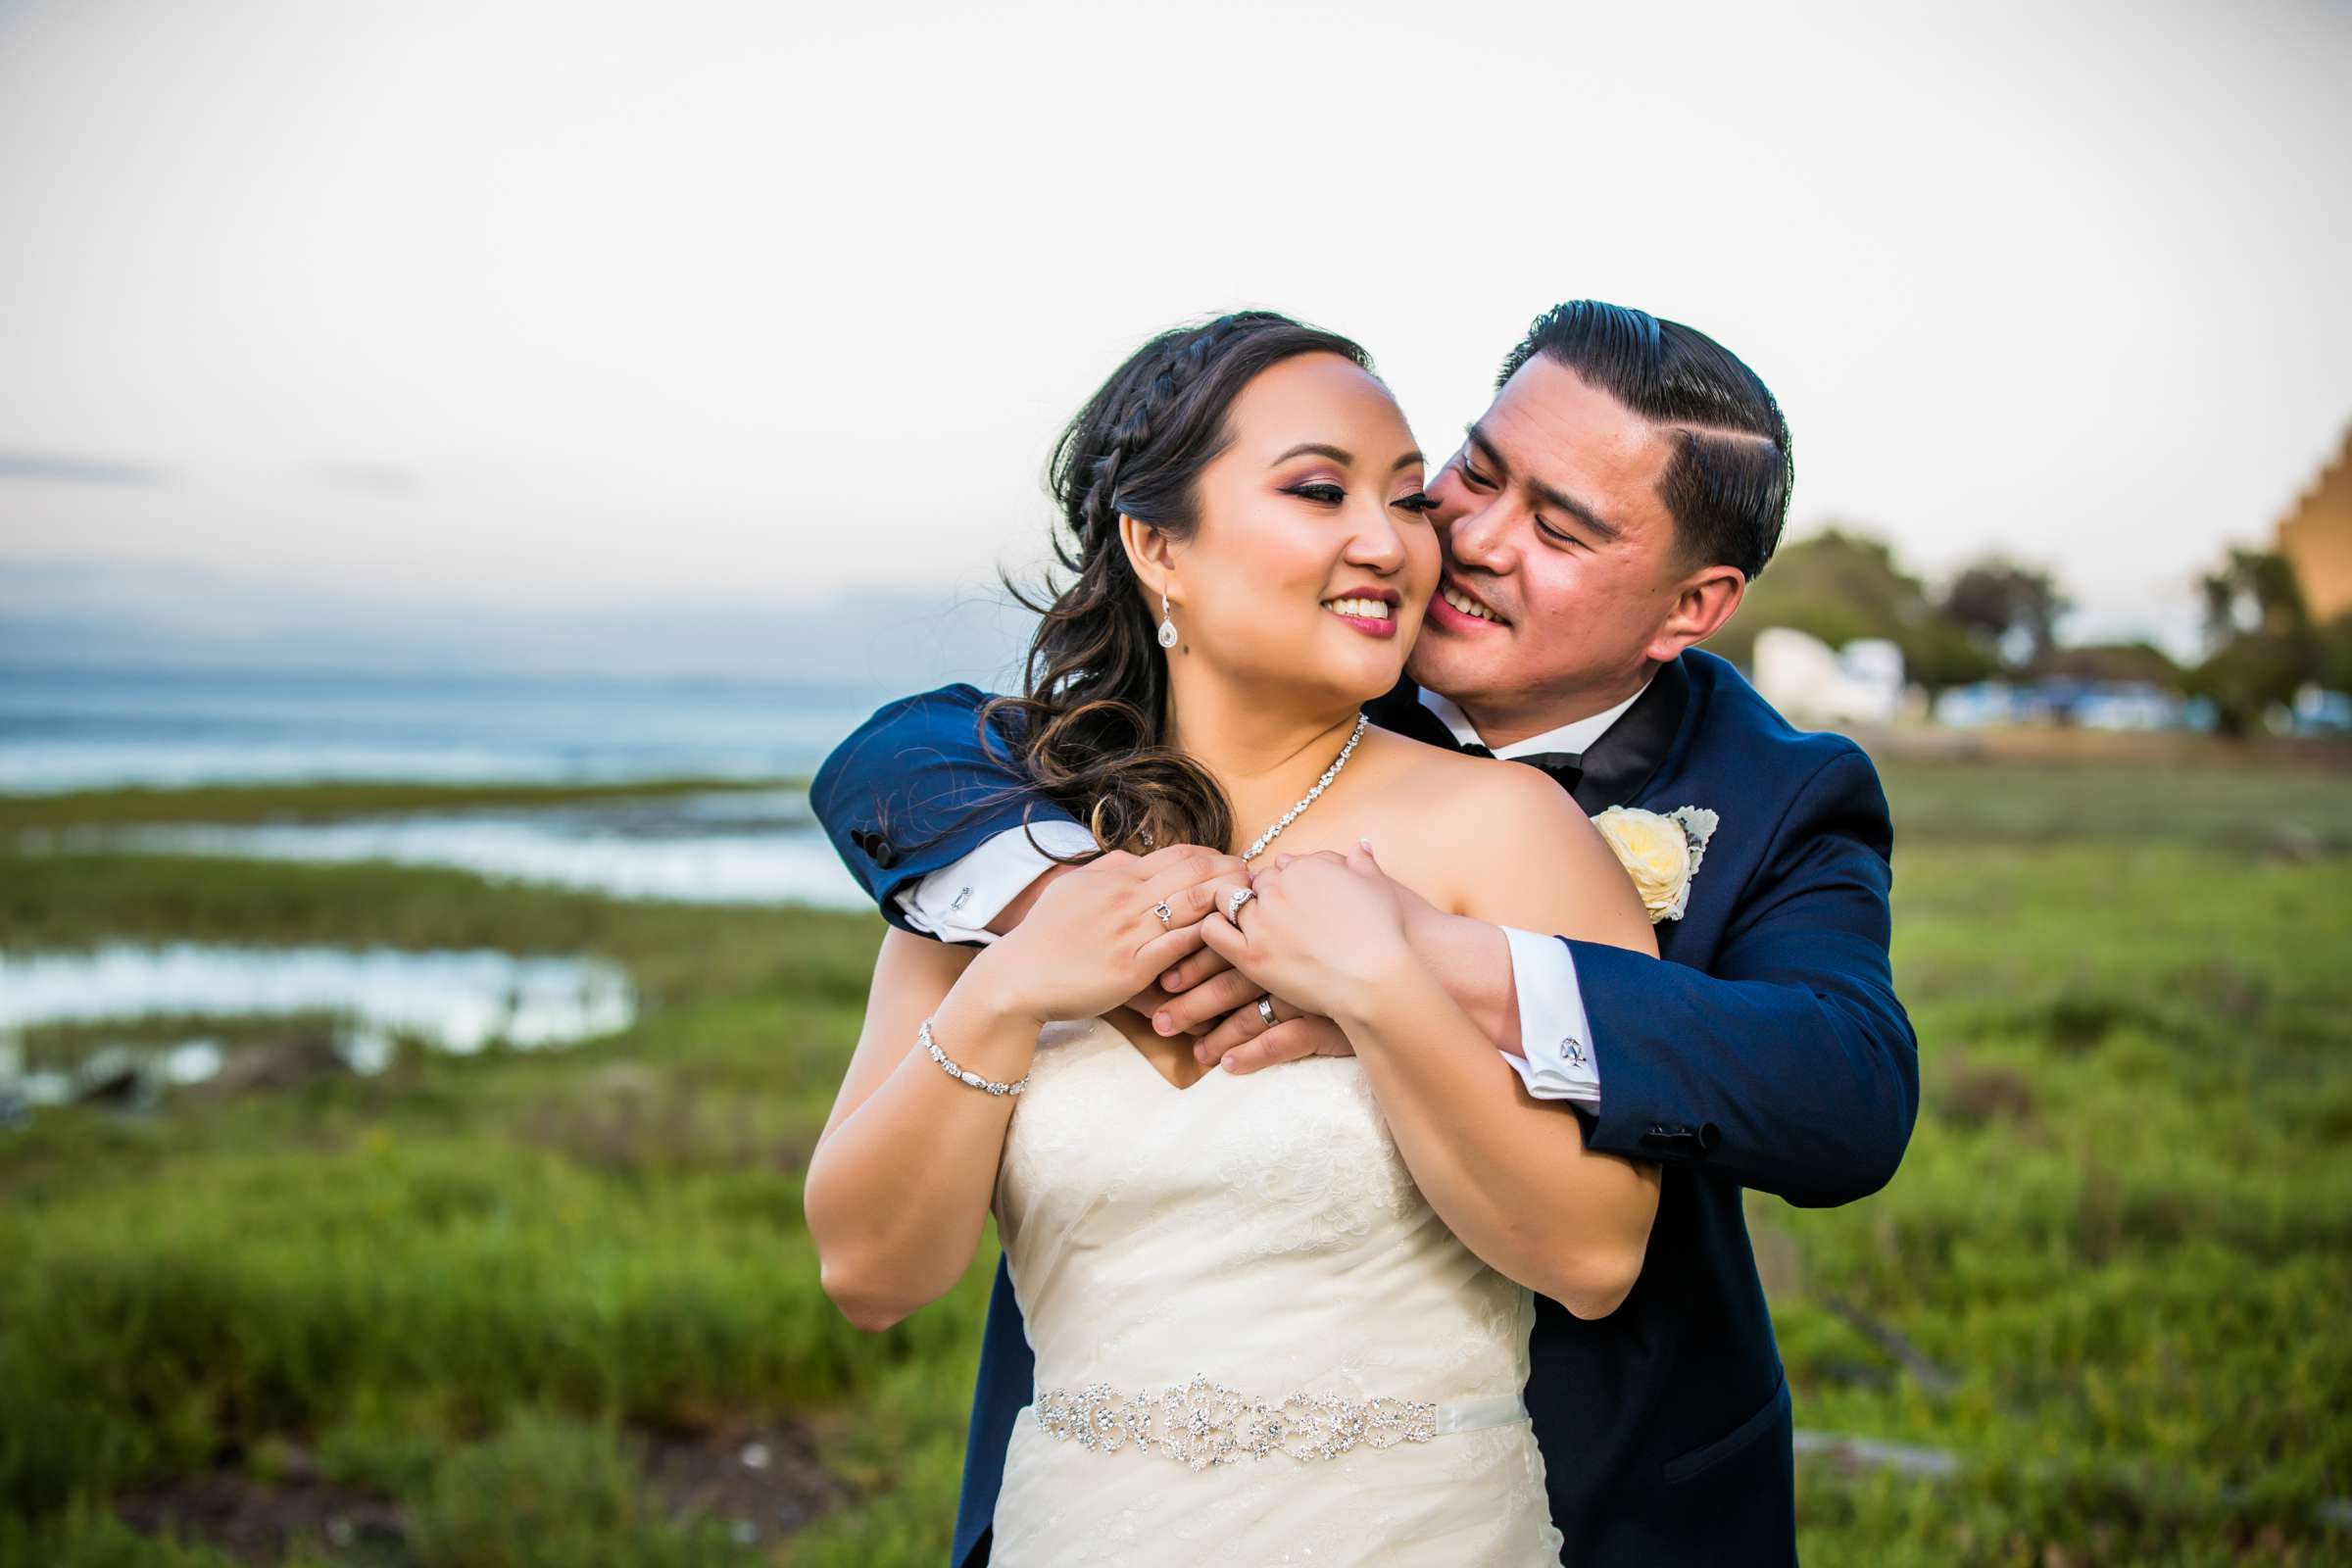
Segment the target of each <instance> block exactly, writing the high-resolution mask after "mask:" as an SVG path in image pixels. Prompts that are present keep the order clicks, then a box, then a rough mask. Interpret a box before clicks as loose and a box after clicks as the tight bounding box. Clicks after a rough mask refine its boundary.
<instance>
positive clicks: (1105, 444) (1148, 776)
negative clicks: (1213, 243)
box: [980, 311, 1372, 859]
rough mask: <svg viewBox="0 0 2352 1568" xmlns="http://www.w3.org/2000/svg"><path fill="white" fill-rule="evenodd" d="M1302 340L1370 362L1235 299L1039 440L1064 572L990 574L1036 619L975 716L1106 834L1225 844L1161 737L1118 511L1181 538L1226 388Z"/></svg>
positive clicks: (1164, 686)
mask: <svg viewBox="0 0 2352 1568" xmlns="http://www.w3.org/2000/svg"><path fill="white" fill-rule="evenodd" d="M1301 354H1337V355H1340V356H1341V357H1343V358H1345V359H1347V360H1348V361H1349V362H1350V363H1351V364H1354V365H1355V366H1357V367H1359V368H1362V369H1363V370H1365V371H1366V372H1367V373H1368V372H1370V371H1371V369H1372V358H1371V356H1370V355H1368V354H1366V353H1365V352H1364V351H1363V349H1362V348H1361V347H1360V346H1359V345H1357V344H1356V343H1354V342H1353V341H1351V340H1349V339H1348V338H1344V337H1341V336H1339V335H1338V334H1337V333H1334V332H1325V331H1322V330H1320V329H1318V328H1316V327H1311V326H1306V325H1303V324H1301V323H1299V322H1298V321H1294V320H1292V319H1290V318H1289V317H1287V316H1280V315H1277V314H1275V313H1274V312H1272V311H1241V312H1236V313H1235V314H1233V315H1231V316H1220V317H1218V318H1217V319H1214V320H1212V321H1206V322H1203V323H1201V325H1199V326H1186V327H1178V328H1175V329H1173V330H1171V331H1167V332H1162V333H1160V334H1159V336H1157V337H1155V338H1153V339H1152V341H1151V342H1149V343H1146V344H1145V345H1144V346H1143V347H1142V348H1140V349H1138V350H1136V351H1135V353H1134V354H1132V355H1131V356H1129V357H1128V360H1127V363H1126V364H1124V365H1122V366H1120V367H1119V368H1118V369H1116V370H1115V371H1113V372H1112V373H1111V376H1110V379H1109V380H1107V381H1105V382H1103V386H1102V388H1101V390H1099V391H1097V392H1096V393H1095V395H1094V396H1093V397H1092V398H1090V399H1088V400H1087V404H1086V407H1084V408H1083V409H1080V410H1079V411H1078V417H1076V418H1074V419H1072V420H1071V421H1070V422H1069V425H1068V427H1067V428H1066V429H1064V430H1063V431H1062V432H1061V439H1060V440H1059V441H1057V442H1056V443H1054V458H1053V462H1052V465H1051V466H1050V467H1049V469H1048V485H1049V488H1050V489H1051V490H1052V491H1053V494H1054V500H1055V501H1056V502H1057V503H1059V505H1060V508H1061V522H1060V525H1059V526H1058V527H1057V528H1056V529H1055V531H1054V557H1055V559H1056V560H1058V561H1059V562H1060V563H1061V565H1062V566H1063V568H1065V569H1066V570H1068V571H1069V572H1071V573H1072V574H1073V577H1072V580H1071V581H1070V582H1069V583H1068V584H1067V585H1066V586H1064V587H1062V588H1061V589H1060V590H1059V591H1058V592H1052V591H1051V581H1050V580H1049V582H1048V584H1047V586H1046V588H1045V589H1042V590H1041V591H1040V592H1039V593H1038V594H1037V595H1036V596H1035V597H1032V596H1031V595H1030V594H1028V593H1025V592H1024V591H1023V590H1022V589H1021V587H1020V586H1019V585H1018V584H1017V583H1013V582H1011V581H1009V580H1008V581H1007V582H1006V583H1005V587H1006V589H1007V591H1008V592H1010V593H1011V594H1012V596H1013V597H1014V598H1015V599H1016V600H1018V601H1019V602H1020V603H1021V604H1022V605H1023V606H1025V607H1026V608H1028V609H1030V610H1033V611H1035V612H1036V613H1037V614H1038V617H1039V618H1038V626H1037V632H1036V635H1035V636H1034V637H1032V638H1031V639H1030V643H1029V654H1028V659H1027V662H1026V664H1025V666H1024V667H1025V676H1024V683H1023V689H1022V693H1021V695H1020V696H1017V697H996V698H992V699H990V700H989V701H988V702H987V703H986V704H985V705H983V706H982V708H981V711H980V716H981V720H982V722H981V726H980V728H981V733H982V734H983V735H989V734H991V733H992V732H998V731H1000V728H1001V732H1002V733H1003V734H1005V735H1007V736H1010V737H1013V738H1014V742H1015V745H1016V747H1017V752H1018V762H1019V765H1020V767H1021V769H1022V771H1023V772H1025V773H1026V774H1027V775H1028V777H1029V779H1030V781H1031V782H1032V783H1033V784H1034V785H1035V787H1036V791H1037V793H1038V794H1039V795H1042V796H1043V797H1044V798H1045V799H1047V800H1050V801H1052V802H1054V804H1055V805H1057V806H1059V807H1061V808H1062V809H1064V810H1067V811H1068V812H1069V813H1070V814H1071V815H1072V816H1074V817H1076V818H1077V819H1078V820H1079V821H1081V822H1084V823H1085V824H1086V825H1087V826H1088V828H1089V829H1091V830H1092V831H1093V833H1094V835H1095V840H1096V842H1097V843H1099V844H1102V845H1103V846H1105V847H1107V848H1113V849H1144V848H1155V847H1164V846H1166V845H1170V844H1204V845H1207V846H1209V847H1210V848H1212V849H1217V850H1222V849H1223V848H1224V847H1225V846H1226V845H1227V844H1229V843H1231V842H1232V838H1233V806H1232V803H1231V802H1229V801H1227V800H1226V798H1225V791H1224V790H1223V789H1222V788H1221V787H1220V786H1219V785H1218V783H1217V781H1216V779H1215V778H1214V777H1212V776H1211V775H1210V774H1209V772H1208V770H1207V769H1206V768H1204V767H1202V766H1201V764H1200V763H1198V762H1196V761H1194V760H1192V759H1191V758H1189V757H1187V756H1185V755H1184V754H1183V753H1182V752H1180V751H1177V750H1175V749H1174V748H1172V747H1170V746H1169V745H1167V743H1166V737H1165V735H1164V733H1163V726H1164V724H1165V714H1166V711H1167V691H1168V675H1167V656H1166V654H1164V653H1163V652H1162V651H1161V649H1160V647H1159V643H1158V639H1157V636H1156V630H1157V626H1158V621H1157V619H1156V617H1155V616H1154V615H1153V614H1152V611H1151V609H1150V608H1149V607H1148V606H1147V604H1146V602H1145V593H1144V590H1143V587H1142V585H1141V583H1139V582H1138V581H1137V578H1136V575H1135V568H1134V567H1133V566H1132V565H1131V564H1129V562H1128V560H1127V552H1126V549H1125V548H1124V546H1123V545H1122V544H1121V542H1120V539H1119V517H1120V515H1121V514H1124V515H1127V516H1130V517H1133V518H1134V519H1135V520H1136V521H1138V522H1140V523H1144V524H1146V525H1148V526H1150V527H1152V528H1154V529H1156V530H1158V531H1159V532H1160V533H1163V534H1165V535H1167V536H1169V537H1170V538H1172V539H1177V540H1183V539H1186V538H1189V537H1191V535H1192V533H1193V531H1194V530H1195V529H1196V528H1197V527H1198V526H1199V525H1200V512H1199V506H1198V502H1199V497H1198V494H1197V491H1198V481H1199V479H1200V477H1201V469H1202V468H1204V467H1206V466H1208V465H1209V464H1210V463H1211V462H1212V461H1214V460H1215V459H1216V457H1217V456H1218V454H1220V453H1222V452H1223V451H1224V450H1225V449H1226V448H1227V447H1228V446H1230V445H1231V444H1232V441H1233V430H1232V425H1231V420H1230V415H1231V413H1232V410H1233V401H1234V399H1235V398H1237V397H1239V396H1240V395H1241V391H1242V388H1244V387H1245V386H1247V385H1249V384H1250V381H1251V380H1252V379H1253V378H1255V377H1256V376H1257V374H1258V373H1259V372H1260V371H1262V370H1264V369H1266V368H1269V367H1271V366H1275V365H1279V364H1281V363H1282V362H1283V361H1285V360H1289V359H1295V358H1297V357H1298V356H1299V355H1301ZM1049 593H1050V597H1049ZM1069 858H1070V859H1085V858H1089V857H1087V856H1073V857H1069Z"/></svg>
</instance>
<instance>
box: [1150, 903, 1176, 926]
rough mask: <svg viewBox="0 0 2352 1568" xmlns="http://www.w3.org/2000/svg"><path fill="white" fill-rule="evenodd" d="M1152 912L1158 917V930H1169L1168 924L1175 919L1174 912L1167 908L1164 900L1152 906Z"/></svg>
mask: <svg viewBox="0 0 2352 1568" xmlns="http://www.w3.org/2000/svg"><path fill="white" fill-rule="evenodd" d="M1152 913H1153V914H1156V915H1158V916H1159V928H1160V929H1161V930H1163V931H1165V930H1167V929H1169V925H1168V922H1169V921H1171V920H1173V919H1175V918H1176V911H1175V910H1174V909H1171V908H1169V907H1168V901H1167V900H1165V899H1162V900H1160V901H1159V902H1158V903H1157V904H1154V905H1153V906H1152Z"/></svg>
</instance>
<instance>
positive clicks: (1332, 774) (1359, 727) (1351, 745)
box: [1242, 713, 1365, 864]
mask: <svg viewBox="0 0 2352 1568" xmlns="http://www.w3.org/2000/svg"><path fill="white" fill-rule="evenodd" d="M1364 719H1365V715H1364V714H1362V713H1358V714H1356V715H1355V728H1354V729H1353V730H1352V731H1350V732H1349V734H1348V744H1347V745H1345V746H1343V747H1341V748H1340V755H1339V756H1337V757H1335V758H1333V759H1332V760H1331V765H1330V766H1329V767H1327V768H1325V769H1324V770H1323V776H1322V777H1321V778H1319V779H1317V780H1315V787H1314V788H1313V789H1311V790H1308V791H1307V792H1306V793H1305V794H1304V795H1302V796H1300V797H1299V804H1298V805H1297V806H1294V807H1292V808H1291V809H1289V810H1287V811H1285V812H1283V813H1282V820H1281V821H1279V822H1277V823H1275V824H1274V825H1273V826H1272V827H1270V828H1268V829H1266V830H1265V831H1264V832H1263V833H1260V834H1259V835H1258V836H1257V841H1256V842H1255V843H1253V844H1251V845H1250V847H1249V848H1248V849H1246V850H1244V851H1243V852H1242V860H1243V863H1244V864H1247V863H1248V862H1250V861H1251V860H1254V859H1256V858H1257V857H1258V854H1259V852H1260V851H1262V850H1264V849H1265V847H1266V846H1267V845H1269V844H1271V843H1273V842H1274V840H1275V839H1276V838H1278V837H1280V836H1281V833H1282V830H1283V829H1284V828H1286V827H1289V826H1290V825H1291V823H1293V822H1294V821H1296V820H1297V819H1298V817H1299V812H1301V811H1303V810H1305V809H1307V808H1308V807H1310V806H1312V805H1314V804H1315V797H1316V796H1318V795H1320V794H1322V793H1323V792H1324V791H1325V790H1327V789H1329V788H1331V781H1332V780H1333V779H1335V778H1338V777H1339V776H1340V769H1341V768H1343V767H1346V766H1347V765H1348V753H1350V752H1352V751H1354V750H1355V743H1356V742H1357V741H1360V740H1362V739H1363V738H1364Z"/></svg>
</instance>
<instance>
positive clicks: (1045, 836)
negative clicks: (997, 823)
mask: <svg viewBox="0 0 2352 1568" xmlns="http://www.w3.org/2000/svg"><path fill="white" fill-rule="evenodd" d="M1036 835H1037V843H1038V844H1042V845H1044V846H1045V848H1046V849H1047V850H1049V851H1051V852H1052V854H1051V855H1046V854H1040V853H1039V852H1038V850H1037V848H1036V846H1035V845H1032V844H1031V843H1030V842H1029V838H1030V830H1029V829H1027V828H1018V827H1016V828H1012V829H1009V830H1007V831H1005V832H1003V833H1000V834H998V835H997V836H996V837H995V838H993V839H990V840H989V841H988V842H987V843H985V844H983V845H981V846H980V847H979V848H978V849H976V850H974V851H972V853H971V854H969V855H967V856H965V857H964V858H962V859H960V860H957V861H956V862H954V863H953V864H951V865H945V866H942V867H941V868H940V869H938V870H936V871H934V872H932V873H931V874H930V875H929V876H927V877H924V878H923V879H922V880H921V881H919V882H917V883H915V884H914V886H912V887H910V888H907V889H904V890H902V891H901V892H900V893H899V895H898V901H899V907H900V908H901V909H903V910H905V911H906V914H907V924H908V925H910V926H912V927H914V928H915V929H916V930H917V931H920V932H922V933H924V934H925V935H926V936H934V937H937V938H939V940H940V941H942V942H980V943H988V942H994V941H996V940H997V934H996V933H995V932H994V931H991V930H990V929H989V928H988V922H989V921H991V920H994V919H995V918H996V917H997V916H998V915H999V914H1000V913H1002V912H1003V910H1004V908H1005V906H1006V905H1007V904H1010V903H1011V902H1012V901H1013V900H1014V899H1016V898H1018V897H1020V893H1021V890H1022V889H1023V888H1025V887H1027V886H1028V885H1029V884H1030V883H1032V882H1034V881H1036V880H1037V879H1038V878H1039V877H1041V876H1044V875H1045V874H1046V873H1047V872H1048V871H1051V870H1053V869H1054V864H1055V861H1054V858H1053V856H1054V855H1075V854H1077V853H1078V852H1080V851H1081V850H1091V849H1093V848H1094V847H1095V836H1094V835H1093V834H1092V833H1089V832H1088V831H1087V830H1086V829H1084V828H1082V827H1080V826H1079V825H1078V824H1077V823H1075V822H1070V821H1065V820H1063V819H1061V818H1059V817H1055V818H1054V820H1052V821H1049V822H1040V823H1038V824H1037V825H1036Z"/></svg>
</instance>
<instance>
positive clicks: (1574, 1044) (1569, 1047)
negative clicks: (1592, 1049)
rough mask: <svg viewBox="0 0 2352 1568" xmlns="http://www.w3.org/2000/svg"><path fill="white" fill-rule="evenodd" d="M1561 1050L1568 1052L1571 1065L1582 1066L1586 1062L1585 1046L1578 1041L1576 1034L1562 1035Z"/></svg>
mask: <svg viewBox="0 0 2352 1568" xmlns="http://www.w3.org/2000/svg"><path fill="white" fill-rule="evenodd" d="M1560 1050H1561V1051H1562V1052H1563V1053H1565V1054H1566V1055H1567V1057H1568V1065H1569V1066H1571V1067H1582V1066H1583V1065H1584V1064H1585V1048H1584V1046H1583V1045H1581V1044H1580V1043H1579V1042H1578V1041H1577V1038H1576V1036H1574V1035H1565V1036H1562V1037H1561V1040H1560Z"/></svg>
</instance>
